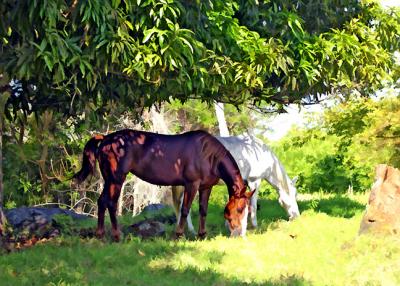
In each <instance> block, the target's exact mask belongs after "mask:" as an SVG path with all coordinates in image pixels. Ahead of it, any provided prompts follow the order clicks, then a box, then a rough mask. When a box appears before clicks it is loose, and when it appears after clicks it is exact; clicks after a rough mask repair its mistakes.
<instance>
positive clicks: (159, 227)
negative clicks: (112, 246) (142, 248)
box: [128, 219, 165, 238]
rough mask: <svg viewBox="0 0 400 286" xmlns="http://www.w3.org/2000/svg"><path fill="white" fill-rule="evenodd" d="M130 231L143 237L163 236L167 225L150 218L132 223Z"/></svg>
mask: <svg viewBox="0 0 400 286" xmlns="http://www.w3.org/2000/svg"><path fill="white" fill-rule="evenodd" d="M128 232H129V233H133V234H134V235H136V236H139V237H141V238H152V237H158V236H163V235H164V234H165V226H164V224H163V223H161V222H159V221H156V220H151V219H149V220H144V221H141V222H138V223H135V224H133V225H131V226H130V227H129V228H128Z"/></svg>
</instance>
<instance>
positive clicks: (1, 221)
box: [0, 75, 10, 236]
mask: <svg viewBox="0 0 400 286" xmlns="http://www.w3.org/2000/svg"><path fill="white" fill-rule="evenodd" d="M0 79H2V76H1V75H0ZM7 86H8V85H7ZM9 96H10V93H9V92H8V89H7V88H5V87H2V88H1V90H0V97H1V98H0V236H3V235H4V234H5V226H6V222H7V219H6V216H5V215H4V213H3V207H4V184H3V130H4V106H5V104H6V102H7V98H8V97H9Z"/></svg>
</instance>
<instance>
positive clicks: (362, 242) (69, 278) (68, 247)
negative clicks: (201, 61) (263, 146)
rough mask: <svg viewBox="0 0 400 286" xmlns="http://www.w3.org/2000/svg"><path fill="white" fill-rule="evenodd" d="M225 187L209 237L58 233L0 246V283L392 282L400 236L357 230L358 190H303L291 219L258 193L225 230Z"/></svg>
mask: <svg viewBox="0 0 400 286" xmlns="http://www.w3.org/2000/svg"><path fill="white" fill-rule="evenodd" d="M223 195H224V193H223V191H214V192H213V194H212V196H211V205H210V214H209V217H208V230H209V237H208V239H207V240H204V241H198V240H195V239H194V238H192V237H190V236H188V238H187V239H185V240H181V241H173V240H171V239H170V236H171V234H172V232H173V227H172V226H171V227H169V228H168V233H167V235H166V237H165V238H159V239H155V240H148V241H141V240H139V239H138V238H132V237H126V238H125V239H124V241H123V242H121V243H111V242H110V241H109V240H107V241H99V240H97V239H80V238H78V237H70V236H65V237H61V238H58V239H56V240H53V241H52V242H49V243H46V244H42V245H37V246H35V247H33V248H30V249H27V250H24V251H20V252H15V253H11V254H9V255H3V256H1V257H0V284H1V285H243V284H251V285H400V268H399V265H400V239H399V238H395V237H386V238H384V237H368V236H361V237H359V236H358V235H357V232H358V228H359V224H360V220H361V216H362V212H363V210H364V205H365V203H366V200H367V196H366V195H357V196H356V195H352V196H332V195H330V196H329V195H322V194H316V195H312V196H311V195H308V196H302V200H301V201H300V204H299V206H300V210H301V211H302V215H301V217H300V218H299V219H297V220H295V221H293V222H290V223H289V222H287V221H286V220H285V213H284V211H283V210H282V209H281V208H280V206H279V205H278V203H277V201H276V200H275V199H263V200H260V210H259V213H258V216H259V223H260V227H259V229H257V230H252V231H250V232H249V234H248V236H247V238H245V239H242V238H237V239H231V238H228V237H227V234H226V231H225V229H224V227H223V220H222V212H223V206H222V205H223V201H224V197H223ZM196 209H197V208H195V210H196ZM139 219H140V218H135V219H132V218H129V217H124V218H123V219H122V220H121V221H123V222H124V223H125V224H130V223H132V222H133V221H134V220H139ZM194 221H195V222H197V221H196V219H195V220H194Z"/></svg>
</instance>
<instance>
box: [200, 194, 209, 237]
mask: <svg viewBox="0 0 400 286" xmlns="http://www.w3.org/2000/svg"><path fill="white" fill-rule="evenodd" d="M210 193H211V188H207V189H203V190H200V191H199V214H200V218H199V232H198V235H199V238H200V239H203V238H205V237H206V235H207V231H206V217H207V210H208V200H209V198H210Z"/></svg>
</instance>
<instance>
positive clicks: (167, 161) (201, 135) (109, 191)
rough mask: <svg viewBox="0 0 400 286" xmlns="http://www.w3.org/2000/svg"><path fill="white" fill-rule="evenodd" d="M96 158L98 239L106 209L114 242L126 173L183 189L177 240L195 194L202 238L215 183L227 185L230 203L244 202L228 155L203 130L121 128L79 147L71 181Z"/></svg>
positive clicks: (235, 168) (87, 171)
mask: <svg viewBox="0 0 400 286" xmlns="http://www.w3.org/2000/svg"><path fill="white" fill-rule="evenodd" d="M96 159H97V160H98V162H99V165H100V170H101V174H102V176H103V178H104V181H105V184H104V190H103V192H102V194H101V196H100V198H99V200H98V206H99V211H98V213H99V219H98V229H97V232H98V235H99V236H102V235H103V234H104V212H105V209H106V208H108V209H109V212H110V219H111V222H112V226H113V228H112V230H113V235H114V238H115V239H116V240H118V239H119V231H118V228H117V222H116V217H115V211H116V204H117V201H118V198H119V194H120V190H121V187H122V184H123V182H124V180H125V178H126V175H127V174H128V173H129V172H131V173H133V174H134V175H136V176H138V177H139V178H141V179H143V180H145V181H147V182H149V183H152V184H156V185H183V186H185V194H184V206H183V208H182V218H183V223H182V221H181V222H180V224H179V225H178V228H177V234H179V235H181V234H182V232H183V227H184V223H185V219H186V216H187V212H188V211H189V208H190V205H191V203H192V201H193V198H194V196H195V194H196V192H197V191H199V192H200V213H201V216H200V217H201V218H200V219H201V222H200V228H199V234H202V235H204V234H205V223H204V220H205V216H206V213H207V204H208V198H209V193H210V191H211V188H212V186H213V185H215V184H216V183H217V182H218V180H219V179H220V178H221V179H222V180H223V181H224V182H225V183H226V184H227V186H228V191H229V194H230V197H231V199H232V200H236V199H243V198H244V197H246V196H245V190H246V187H245V185H244V183H243V180H242V177H241V175H240V171H239V168H238V166H237V164H236V162H235V160H234V159H233V157H232V155H231V154H230V153H229V152H228V151H227V150H226V149H225V147H224V146H223V145H222V144H221V143H220V142H219V141H218V140H217V139H216V138H215V137H213V136H212V135H210V134H208V133H207V132H205V131H191V132H187V133H183V134H180V135H162V134H157V133H151V132H145V131H137V130H130V129H125V130H120V131H116V132H114V133H111V134H108V135H106V136H102V135H98V136H95V137H93V138H92V139H90V140H89V141H88V143H87V144H86V145H85V148H84V151H83V162H82V169H81V170H80V171H79V172H78V173H77V174H75V175H74V179H76V180H77V181H78V182H82V181H83V180H85V178H86V177H87V176H88V175H89V174H90V173H92V172H93V169H94V166H95V162H96ZM247 197H248V196H247ZM230 205H237V204H232V203H231V204H230ZM235 213H236V212H235ZM239 213H240V215H241V214H242V213H243V212H239ZM233 219H236V218H233ZM237 219H238V220H240V219H241V218H239V217H238V218H237ZM236 225H238V223H237V224H236ZM236 228H237V227H236Z"/></svg>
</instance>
